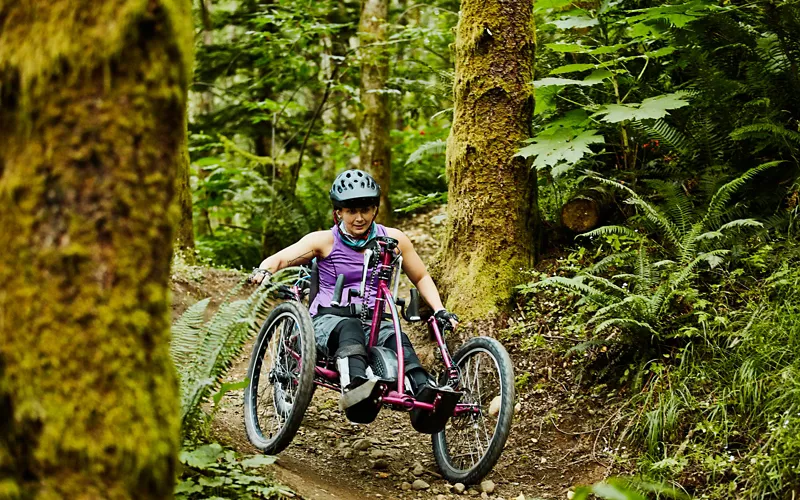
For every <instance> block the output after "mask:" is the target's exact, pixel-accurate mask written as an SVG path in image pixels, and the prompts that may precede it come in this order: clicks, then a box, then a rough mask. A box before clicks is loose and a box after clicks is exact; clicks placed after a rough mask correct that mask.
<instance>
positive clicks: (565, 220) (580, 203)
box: [561, 197, 600, 233]
mask: <svg viewBox="0 0 800 500" xmlns="http://www.w3.org/2000/svg"><path fill="white" fill-rule="evenodd" d="M598 222H600V207H599V205H598V203H597V202H596V201H595V200H592V199H590V198H584V197H580V198H573V199H571V200H570V201H568V202H567V203H565V204H564V206H563V207H561V223H562V224H564V227H566V228H567V229H569V230H571V231H574V232H576V233H584V232H586V231H589V230H591V229H594V228H595V227H597V223H598Z"/></svg>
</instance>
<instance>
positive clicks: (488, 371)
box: [444, 349, 502, 471]
mask: <svg viewBox="0 0 800 500" xmlns="http://www.w3.org/2000/svg"><path fill="white" fill-rule="evenodd" d="M459 369H460V370H461V373H462V385H463V386H462V389H463V390H464V397H463V402H465V403H473V404H475V405H477V407H478V408H479V410H480V411H479V412H478V413H472V412H465V413H463V414H462V415H460V416H458V417H453V418H452V419H451V421H450V424H449V425H448V426H447V428H446V429H445V431H444V432H445V442H446V443H447V448H448V456H449V458H450V460H451V462H452V465H453V466H454V467H456V468H457V469H460V470H462V471H465V470H469V469H470V468H472V467H475V466H476V465H477V464H478V463H479V462H480V461H481V459H482V458H483V457H484V456H485V454H486V453H487V452H488V451H489V447H490V445H491V442H492V439H493V438H494V431H495V425H496V422H497V419H496V418H494V417H491V416H490V415H489V408H490V406H491V403H492V401H493V400H494V398H495V397H497V396H501V397H502V392H501V391H502V385H501V384H500V372H499V367H498V366H497V364H496V362H495V361H494V358H493V357H492V356H491V355H490V354H489V353H488V352H486V351H485V350H483V349H477V350H475V351H474V352H470V353H468V354H466V355H465V357H464V358H462V359H461V360H460V361H459ZM490 417H491V418H490Z"/></svg>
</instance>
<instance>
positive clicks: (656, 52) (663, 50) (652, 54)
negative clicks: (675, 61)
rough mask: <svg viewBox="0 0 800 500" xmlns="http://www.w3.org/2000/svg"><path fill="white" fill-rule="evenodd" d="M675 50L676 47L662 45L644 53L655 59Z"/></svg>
mask: <svg viewBox="0 0 800 500" xmlns="http://www.w3.org/2000/svg"><path fill="white" fill-rule="evenodd" d="M676 50H678V49H677V47H672V46H667V47H662V48H660V49H658V50H654V51H652V52H648V53H646V54H645V55H646V56H647V57H652V58H653V59H657V58H659V57H664V56H668V55H670V54H672V53H673V52H675V51H676Z"/></svg>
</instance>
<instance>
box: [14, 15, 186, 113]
mask: <svg viewBox="0 0 800 500" xmlns="http://www.w3.org/2000/svg"><path fill="white" fill-rule="evenodd" d="M0 19H3V20H4V24H3V29H2V30H0V74H4V73H5V74H6V75H14V76H16V78H18V80H19V83H20V89H21V95H20V99H21V101H22V102H23V103H28V102H30V100H31V99H33V98H36V97H37V96H39V95H41V93H43V92H47V91H48V89H49V83H50V82H51V78H53V77H63V78H64V79H65V80H66V81H67V82H75V81H77V80H80V79H81V78H83V77H85V75H86V74H87V73H90V72H92V71H94V70H95V69H96V68H104V69H105V73H106V78H105V79H104V82H105V85H104V87H105V88H110V87H111V86H113V84H114V83H113V77H112V76H111V73H112V70H111V69H110V66H112V65H113V64H114V63H120V62H124V61H121V57H124V54H125V53H126V49H127V48H128V47H129V46H130V44H131V42H136V41H137V39H138V38H140V37H141V38H145V37H149V36H154V34H152V33H148V32H146V31H143V28H145V29H147V27H148V24H152V25H154V26H156V27H157V29H159V30H162V31H163V32H162V33H159V34H158V35H159V36H161V37H163V38H164V39H165V40H168V41H169V44H170V46H169V47H168V50H170V51H173V54H174V56H175V57H174V58H173V60H172V61H171V64H172V65H174V66H175V67H177V68H178V69H179V71H180V72H181V76H182V79H183V81H184V82H189V81H190V78H191V71H192V59H193V51H194V34H193V31H192V22H191V3H190V2H189V1H187V0H116V1H110V2H92V1H88V0H83V1H71V2H70V1H58V0H29V1H27V2H5V3H0ZM32 34H35V35H32ZM42 34H46V36H41V35H42ZM65 68H66V69H67V74H63V75H61V74H60V73H61V72H62V70H63V69H65ZM25 107H27V106H25Z"/></svg>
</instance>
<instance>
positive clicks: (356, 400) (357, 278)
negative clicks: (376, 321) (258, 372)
mask: <svg viewBox="0 0 800 500" xmlns="http://www.w3.org/2000/svg"><path fill="white" fill-rule="evenodd" d="M380 197H381V189H380V186H379V185H378V184H377V183H376V182H375V180H374V179H373V178H372V177H371V176H370V175H369V174H367V173H366V172H363V171H361V170H347V171H345V172H342V173H341V174H339V175H338V176H337V177H336V180H334V181H333V186H331V190H330V198H331V201H332V202H333V220H334V226H333V227H332V228H331V229H330V230H328V231H317V232H314V233H311V234H308V235H306V236H305V237H303V238H302V239H301V240H300V241H298V242H297V243H295V244H293V245H291V246H289V247H286V248H284V249H283V250H281V251H280V252H278V253H276V254H274V255H272V256H270V257H267V258H266V259H264V261H263V262H262V263H261V265H260V266H259V267H258V269H256V271H255V273H254V274H253V277H252V281H254V282H255V283H260V282H261V281H262V280H263V279H269V277H270V276H271V275H272V274H273V273H275V272H277V271H278V270H280V269H283V268H285V267H288V266H293V265H299V264H306V263H308V262H310V261H311V260H312V259H314V258H316V259H317V268H318V270H319V292H318V293H317V296H316V297H315V298H314V301H313V303H312V304H311V307H310V308H309V312H310V313H311V315H312V317H313V322H314V333H315V336H316V340H317V345H318V346H319V347H321V348H322V349H323V350H326V351H327V352H329V353H334V357H335V358H336V364H337V368H338V369H339V374H340V380H341V382H342V392H343V397H342V405H341V406H342V407H343V408H344V409H345V413H346V414H347V417H348V418H349V419H350V420H352V421H355V422H361V423H368V422H371V421H372V420H374V419H375V416H376V415H377V411H378V410H377V408H375V407H374V406H375V405H372V404H371V403H370V401H369V399H370V395H371V393H372V390H373V388H374V386H375V383H376V381H377V379H375V378H374V377H373V378H370V377H368V376H367V365H368V355H367V350H366V344H367V340H368V335H369V330H368V328H369V325H362V323H361V320H360V319H359V318H357V317H352V314H349V311H348V310H345V309H344V308H343V309H341V310H337V308H332V307H331V304H330V302H331V299H332V297H333V289H334V286H335V283H336V278H337V276H338V275H339V274H344V276H345V282H344V290H345V292H344V293H343V294H342V297H347V292H346V290H347V289H354V290H358V289H359V287H360V284H361V278H362V272H363V263H364V257H363V252H364V250H365V248H366V245H367V243H368V242H369V241H370V240H371V239H372V238H375V237H376V236H389V237H391V238H394V239H396V240H397V241H398V247H399V249H400V252H402V255H403V271H404V272H405V273H406V276H408V278H409V279H410V280H411V282H412V283H413V284H414V286H416V287H417V289H418V290H419V293H420V295H421V296H422V298H423V299H425V301H426V302H427V303H428V304H429V305H430V306H431V307H432V308H433V310H434V311H435V313H434V317H435V318H436V321H438V322H439V325H440V327H441V328H443V329H444V328H445V327H447V328H450V327H455V326H456V325H457V324H458V317H457V316H456V315H455V314H453V313H451V312H448V311H447V310H446V309H445V308H444V305H442V299H441V298H440V297H439V291H438V290H437V289H436V285H435V284H434V283H433V280H432V279H431V277H430V275H429V274H428V271H427V270H426V268H425V264H423V262H422V260H421V259H420V257H419V255H417V252H416V251H415V250H414V245H413V244H412V243H411V240H409V239H408V236H406V235H405V233H403V232H402V231H400V230H399V229H394V228H390V227H385V226H383V225H381V224H377V223H376V222H375V217H376V215H377V213H378V206H379V204H380V199H381V198H380ZM367 283H373V287H372V289H371V290H368V291H367V292H366V293H365V295H366V296H367V297H368V300H369V303H368V306H370V307H371V306H372V305H373V304H374V302H375V295H376V290H375V289H374V281H373V280H372V279H371V275H368V279H367ZM363 300H364V299H363V298H361V297H355V296H351V300H350V302H351V303H353V304H358V303H362V302H363ZM402 342H403V350H404V351H405V371H406V376H407V377H408V379H409V382H410V385H411V390H412V391H413V393H414V394H415V395H416V394H419V393H420V392H421V391H422V390H423V389H424V388H425V387H426V386H428V387H435V384H434V383H433V382H432V381H430V379H429V376H428V374H427V372H426V371H425V369H424V368H423V367H422V365H421V364H420V361H419V358H418V356H417V354H416V353H415V352H414V348H413V346H412V345H411V341H410V340H409V339H408V336H406V334H405V333H402ZM378 345H381V346H384V347H388V348H390V349H392V350H393V351H395V350H396V339H395V337H394V328H393V327H392V323H391V322H388V321H384V322H383V323H382V324H381V329H380V333H379V336H378ZM436 390H442V389H441V388H436Z"/></svg>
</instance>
